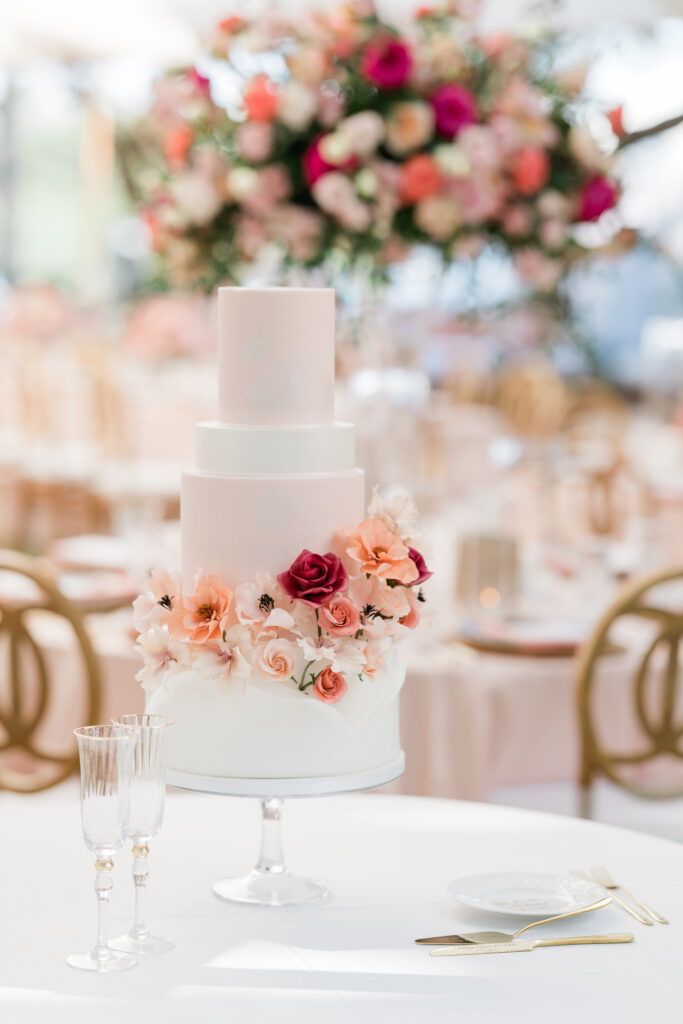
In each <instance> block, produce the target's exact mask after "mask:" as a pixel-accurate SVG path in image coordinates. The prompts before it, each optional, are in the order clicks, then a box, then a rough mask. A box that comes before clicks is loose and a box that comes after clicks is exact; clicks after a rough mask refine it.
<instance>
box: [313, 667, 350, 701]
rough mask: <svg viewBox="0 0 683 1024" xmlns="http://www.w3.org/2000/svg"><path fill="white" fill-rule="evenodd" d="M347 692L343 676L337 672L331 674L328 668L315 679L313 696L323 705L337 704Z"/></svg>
mask: <svg viewBox="0 0 683 1024" xmlns="http://www.w3.org/2000/svg"><path fill="white" fill-rule="evenodd" d="M347 690H348V685H347V682H346V680H345V679H344V676H342V675H340V674H339V672H333V671H332V669H331V668H330V667H328V668H326V669H324V670H323V671H322V672H321V673H320V675H319V676H318V678H317V679H316V681H315V685H314V687H313V696H314V697H317V698H318V700H321V701H322V702H323V704H338V703H339V701H340V700H341V699H342V697H343V696H344V694H345V693H346V691H347Z"/></svg>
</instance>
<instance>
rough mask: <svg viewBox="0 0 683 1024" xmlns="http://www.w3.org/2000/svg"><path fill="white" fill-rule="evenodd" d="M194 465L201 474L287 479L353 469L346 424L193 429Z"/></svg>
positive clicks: (351, 437) (350, 427)
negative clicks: (292, 475) (202, 471)
mask: <svg viewBox="0 0 683 1024" xmlns="http://www.w3.org/2000/svg"><path fill="white" fill-rule="evenodd" d="M195 429H196V435H195V440H196V465H197V469H199V470H204V471H205V472H207V473H223V474H233V475H236V476H264V475H266V476H287V475H291V474H302V473H305V474H309V473H340V472H342V473H343V472H348V471H349V470H352V469H353V468H354V467H355V465H356V437H355V427H354V425H353V424H352V423H333V424H331V425H330V426H313V427H244V426H235V425H233V424H229V423H218V422H216V421H212V422H208V423H198V424H197V426H196V428H195Z"/></svg>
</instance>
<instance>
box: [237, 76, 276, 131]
mask: <svg viewBox="0 0 683 1024" xmlns="http://www.w3.org/2000/svg"><path fill="white" fill-rule="evenodd" d="M242 102H243V103H244V109H245V110H246V112H247V116H248V117H249V119H250V120H251V121H272V120H273V119H274V118H275V116H276V114H277V111H278V106H279V103H280V97H279V95H278V91H277V87H276V85H275V84H274V82H271V81H270V79H269V78H268V77H267V75H257V76H256V78H254V79H252V81H251V82H250V83H249V85H248V86H247V88H246V89H245V91H244V96H243V97H242Z"/></svg>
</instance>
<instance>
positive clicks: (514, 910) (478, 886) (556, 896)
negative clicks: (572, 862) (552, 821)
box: [447, 871, 605, 917]
mask: <svg viewBox="0 0 683 1024" xmlns="http://www.w3.org/2000/svg"><path fill="white" fill-rule="evenodd" d="M447 891H448V895H449V896H450V897H452V899H454V900H456V901H457V902H458V903H463V904H464V905H465V906H466V907H475V908H476V909H477V910H487V911H490V912H491V913H492V914H508V915H511V916H513V917H552V916H553V915H554V914H564V913H566V912H567V911H569V910H580V909H581V908H582V907H589V906H590V905H591V903H596V902H597V901H598V900H601V899H603V897H604V896H605V890H604V889H603V888H602V887H601V886H599V885H596V884H595V883H594V882H589V881H586V880H584V879H583V878H572V877H569V876H567V877H565V876H564V875H542V874H531V873H526V872H523V871H514V872H505V873H503V872H500V873H497V874H491V875H469V876H468V877H467V878H458V879H456V881H455V882H451V883H450V885H449V886H448V890H447Z"/></svg>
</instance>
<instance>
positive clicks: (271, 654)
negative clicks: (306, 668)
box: [252, 638, 297, 679]
mask: <svg viewBox="0 0 683 1024" xmlns="http://www.w3.org/2000/svg"><path fill="white" fill-rule="evenodd" d="M296 653H297V651H296V647H295V646H294V644H292V643H291V641H289V640H284V639H282V638H280V639H277V638H274V639H272V640H266V641H264V642H262V643H260V644H258V645H257V646H256V647H255V648H254V656H253V659H252V665H253V668H254V671H255V672H256V673H258V675H260V676H263V677H265V678H266V679H289V678H290V676H291V675H293V673H294V669H295V667H296Z"/></svg>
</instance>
